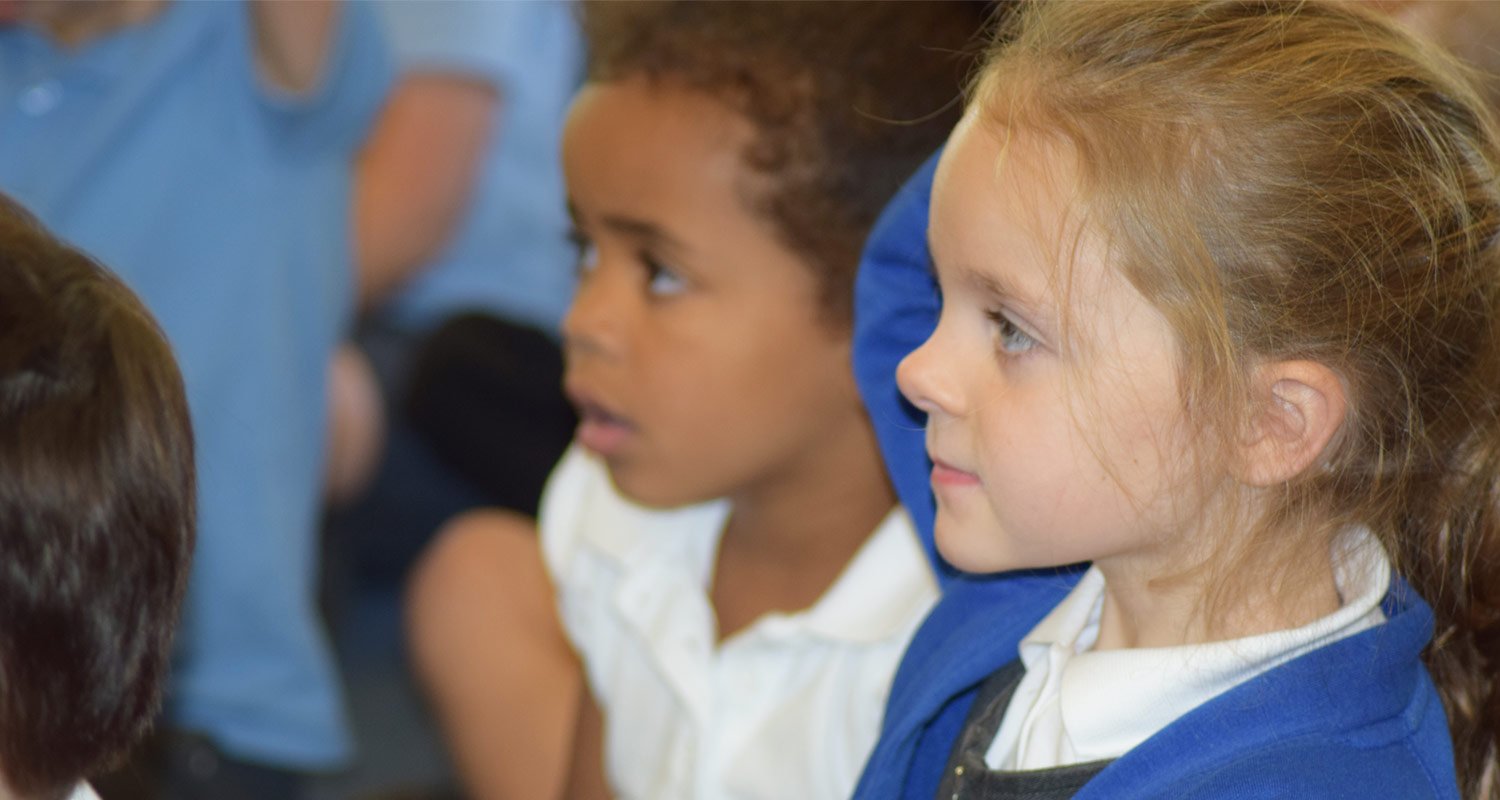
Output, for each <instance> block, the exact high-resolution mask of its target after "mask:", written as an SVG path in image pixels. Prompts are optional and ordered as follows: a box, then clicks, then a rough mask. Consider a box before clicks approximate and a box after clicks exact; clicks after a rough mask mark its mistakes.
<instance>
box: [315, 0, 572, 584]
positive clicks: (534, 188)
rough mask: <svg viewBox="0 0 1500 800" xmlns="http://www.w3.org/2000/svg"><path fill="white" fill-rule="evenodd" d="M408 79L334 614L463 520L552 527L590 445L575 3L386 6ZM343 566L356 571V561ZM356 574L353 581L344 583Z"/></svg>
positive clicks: (346, 477)
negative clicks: (572, 135) (575, 167)
mask: <svg viewBox="0 0 1500 800" xmlns="http://www.w3.org/2000/svg"><path fill="white" fill-rule="evenodd" d="M375 8H376V9H377V11H378V13H379V15H380V19H381V22H382V23H383V24H384V27H385V32H386V36H387V39H388V40H389V41H390V43H391V47H392V51H393V53H394V54H395V57H396V60H397V62H398V69H399V72H400V77H399V80H398V81H397V83H396V86H395V89H394V90H393V91H392V93H391V98H390V100H389V102H388V103H387V104H386V106H385V109H384V110H383V111H382V113H381V115H380V117H379V119H378V121H377V124H376V126H375V131H374V133H373V134H372V136H371V138H370V141H369V144H368V145H367V146H366V148H365V151H364V153H363V154H362V156H361V158H360V162H359V166H358V170H357V180H356V191H355V211H356V225H357V236H356V240H355V245H356V256H357V258H358V259H359V261H360V265H361V267H360V273H359V274H360V281H361V283H360V299H361V302H362V303H363V305H364V309H365V314H364V316H363V318H362V320H361V321H360V323H359V325H358V326H357V329H356V332H355V335H354V337H353V341H352V342H351V343H350V344H349V345H347V346H345V347H344V348H342V349H341V352H340V353H339V356H338V358H337V360H336V361H335V365H334V372H333V376H334V377H333V387H332V388H333V390H334V395H333V397H332V398H331V400H332V404H333V405H332V408H333V410H332V414H333V420H334V439H333V444H332V448H331V453H332V458H331V460H330V464H329V467H330V470H329V500H330V502H331V503H332V504H333V505H334V507H335V508H336V513H335V515H334V516H333V518H332V526H331V528H332V535H333V537H334V541H333V547H334V548H335V551H336V552H342V553H345V554H347V557H348V558H347V561H348V562H349V563H348V564H338V563H336V564H334V565H333V566H334V569H333V572H332V575H331V577H332V579H333V580H334V581H335V586H334V587H333V591H334V596H333V601H334V608H335V610H337V608H338V604H339V603H341V602H344V601H347V600H349V599H350V598H348V597H343V596H340V587H339V586H338V585H337V583H338V582H339V581H341V580H348V581H352V582H353V584H354V586H353V587H349V588H355V589H371V590H375V591H388V592H390V591H395V590H397V589H399V586H400V584H401V582H402V580H403V579H404V577H405V573H406V570H407V567H408V566H409V565H410V563H411V562H412V560H413V559H414V558H415V557H416V554H417V553H418V551H420V549H421V547H422V546H423V545H424V544H425V542H426V541H427V539H428V538H429V537H430V536H431V535H432V533H433V532H434V531H435V530H436V529H437V528H438V527H439V526H440V525H441V524H442V523H443V522H444V521H445V520H447V519H448V518H449V517H451V516H453V515H455V514H457V513H459V512H461V511H464V510H466V509H469V508H473V507H476V506H498V507H503V508H508V509H512V510H515V511H519V512H521V513H524V514H528V515H534V514H535V513H536V504H537V501H538V498H539V497H540V494H541V488H542V483H543V481H544V480H545V478H546V475H547V473H548V471H549V470H550V469H551V468H552V465H553V464H554V463H556V461H557V459H558V458H559V457H560V456H561V455H562V452H563V449H564V448H565V447H566V445H567V442H568V440H569V438H570V437H571V435H572V430H573V426H574V424H575V417H574V415H573V412H572V409H571V408H570V407H569V406H568V404H567V402H566V400H565V398H564V397H563V394H562V388H561V382H562V356H561V352H560V350H559V347H558V325H559V322H560V320H561V318H562V314H563V311H564V309H565V308H566V306H567V303H568V300H569V298H570V297H571V295H572V291H573V273H574V270H573V261H574V257H575V251H574V248H573V245H572V244H571V243H570V242H569V240H568V238H567V232H568V217H567V209H566V203H565V201H564V198H563V187H562V173H561V166H560V163H559V162H560V158H559V154H558V149H559V139H560V137H561V131H562V123H563V118H564V115H565V114H566V111H567V105H568V101H569V100H570V99H571V97H572V95H573V92H574V90H575V89H576V88H577V86H578V84H579V82H580V81H581V79H582V72H583V52H582V43H581V41H580V34H579V32H578V30H577V27H578V26H577V22H576V20H575V19H574V8H573V5H572V4H571V3H568V2H561V1H560V0H549V1H547V2H529V3H476V2H455V0H431V1H429V2H411V0H385V1H384V2H379V3H376V4H375ZM341 560H342V559H341ZM341 571H343V573H344V574H340V572H341Z"/></svg>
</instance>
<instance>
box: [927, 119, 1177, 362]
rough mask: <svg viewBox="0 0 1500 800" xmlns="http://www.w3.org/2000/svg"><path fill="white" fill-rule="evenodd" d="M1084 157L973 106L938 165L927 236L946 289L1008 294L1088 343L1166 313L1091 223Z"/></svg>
mask: <svg viewBox="0 0 1500 800" xmlns="http://www.w3.org/2000/svg"><path fill="white" fill-rule="evenodd" d="M1077 159H1078V156H1077V152H1076V150H1075V149H1074V148H1073V147H1072V146H1071V145H1070V144H1069V143H1067V142H1066V141H1065V140H1063V139H1061V138H1059V137H1055V136H1048V135H1045V134H1041V133H1038V132H1035V131H1032V130H1030V129H1028V128H1026V127H1024V126H1012V127H1001V126H996V125H990V124H988V123H986V122H984V121H983V120H982V119H980V118H978V117H976V115H975V114H974V113H973V112H971V113H970V114H968V115H966V116H965V117H964V120H963V121H962V122H961V123H960V124H959V126H958V128H956V129H955V130H954V133H953V136H952V137H951V138H950V139H949V143H948V147H947V149H945V151H944V153H943V158H942V161H941V162H940V163H939V165H938V171H937V175H936V177H935V180H934V184H933V195H932V214H931V218H930V222H929V231H928V238H929V243H930V245H931V249H932V254H933V258H934V262H935V264H936V267H937V271H938V275H939V279H940V280H941V281H942V282H943V283H944V286H945V291H946V290H947V287H950V286H959V287H962V286H969V287H973V288H975V289H977V290H978V291H979V292H980V293H982V294H994V295H1004V298H1003V299H1005V300H1007V301H1011V300H1013V301H1016V302H1017V303H1018V304H1019V305H1021V306H1022V307H1023V308H1026V309H1035V310H1037V311H1038V312H1039V313H1040V314H1044V315H1045V316H1047V317H1050V318H1051V321H1054V322H1056V324H1057V327H1058V329H1059V332H1060V333H1062V334H1064V336H1065V337H1066V338H1067V339H1068V340H1069V341H1071V342H1072V343H1074V344H1075V345H1077V346H1080V347H1082V348H1085V349H1088V348H1090V347H1091V346H1092V345H1093V344H1097V343H1098V342H1100V341H1102V340H1105V339H1109V338H1111V337H1116V336H1118V335H1119V334H1120V326H1122V325H1127V324H1137V323H1138V322H1139V320H1141V319H1142V318H1143V317H1155V316H1157V315H1156V313H1155V311H1154V309H1152V308H1150V307H1149V304H1148V303H1147V301H1146V300H1145V298H1144V297H1142V296H1141V295H1140V293H1139V292H1137V291H1136V289H1135V287H1134V286H1132V285H1131V283H1130V282H1129V280H1127V279H1126V277H1125V276H1124V275H1123V274H1122V273H1121V271H1120V270H1119V269H1118V268H1117V265H1116V260H1117V256H1116V254H1115V253H1114V252H1113V251H1112V249H1111V248H1110V246H1109V242H1108V237H1107V236H1106V235H1105V234H1104V232H1103V230H1102V228H1101V226H1100V225H1099V224H1098V221H1097V220H1092V219H1090V217H1089V214H1090V207H1089V203H1088V198H1087V197H1086V195H1085V193H1084V192H1083V191H1082V189H1081V184H1080V181H1079V177H1078V176H1079V166H1078V160H1077Z"/></svg>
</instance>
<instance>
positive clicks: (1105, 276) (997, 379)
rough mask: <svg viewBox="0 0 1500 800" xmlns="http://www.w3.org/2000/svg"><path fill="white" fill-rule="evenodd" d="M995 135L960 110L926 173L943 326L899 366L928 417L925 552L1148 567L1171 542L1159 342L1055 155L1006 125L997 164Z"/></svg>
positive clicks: (1063, 153) (980, 559)
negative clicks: (934, 167)
mask: <svg viewBox="0 0 1500 800" xmlns="http://www.w3.org/2000/svg"><path fill="white" fill-rule="evenodd" d="M1001 135H1004V131H999V132H998V133H997V130H996V129H994V128H990V127H986V126H985V125H983V124H981V123H978V122H977V121H976V118H975V116H974V114H973V113H971V114H969V115H968V116H966V117H965V118H964V121H963V122H962V123H961V124H960V126H959V127H958V129H957V130H956V131H955V132H954V135H953V137H952V139H950V141H949V144H948V148H947V150H946V151H945V153H944V155H943V158H942V161H941V163H940V164H939V168H938V172H937V177H936V183H935V184H934V188H933V196H932V215H931V222H930V228H929V231H928V234H929V241H930V244H931V249H932V255H933V261H934V264H935V269H936V272H937V278H938V281H939V284H940V285H941V287H942V293H943V309H942V316H941V318H940V321H939V323H938V326H937V329H936V330H935V331H934V332H933V334H932V336H931V337H930V338H929V339H928V340H927V342H926V343H925V344H923V345H922V346H921V347H920V348H918V349H917V350H916V351H915V352H913V353H912V354H911V355H909V356H908V357H907V358H906V359H905V361H903V362H902V364H901V366H900V369H899V372H898V379H899V382H900V386H901V390H902V392H903V393H904V394H905V395H906V396H907V397H908V398H909V399H911V400H912V402H914V403H915V404H916V405H917V406H919V407H920V408H922V409H923V410H924V411H926V412H927V414H928V422H927V449H928V453H929V454H930V455H931V457H932V459H933V462H934V468H933V472H932V487H933V491H934V494H935V495H936V499H937V508H938V512H937V521H936V533H937V544H938V547H939V549H940V550H941V552H942V553H943V555H944V557H946V558H947V559H948V560H949V561H950V562H952V563H953V564H954V565H955V566H958V567H960V568H962V569H965V570H968V571H972V572H990V571H996V570H1003V569H1016V568H1026V567H1040V566H1053V565H1060V564H1068V563H1073V562H1078V561H1086V560H1099V559H1105V558H1110V557H1117V558H1130V559H1147V560H1148V561H1145V562H1142V563H1143V564H1149V563H1152V561H1151V560H1154V559H1157V558H1158V557H1163V558H1165V557H1168V555H1169V554H1168V553H1167V552H1166V551H1167V550H1169V549H1170V547H1171V546H1172V542H1173V541H1180V539H1179V538H1178V537H1176V536H1170V535H1169V534H1171V533H1174V532H1173V531H1172V525H1171V520H1172V518H1173V514H1172V513H1169V512H1170V511H1171V510H1172V509H1171V500H1172V499H1173V497H1172V495H1173V491H1172V490H1173V488H1174V487H1177V486H1179V485H1180V484H1181V481H1180V480H1179V478H1180V477H1181V476H1179V475H1175V474H1173V466H1174V463H1176V462H1175V461H1174V459H1173V455H1174V453H1176V452H1178V448H1179V447H1180V444H1181V442H1182V441H1185V439H1183V438H1182V437H1180V436H1178V437H1176V438H1174V433H1173V432H1174V427H1175V426H1177V424H1178V422H1179V420H1180V418H1181V416H1182V413H1181V402H1180V400H1179V394H1178V388H1177V380H1176V363H1177V359H1176V356H1175V344H1174V339H1173V336H1172V334H1171V331H1170V329H1169V328H1168V326H1167V324H1166V322H1165V321H1164V320H1163V319H1162V318H1161V316H1160V315H1159V314H1158V313H1157V312H1156V311H1155V310H1154V309H1153V308H1151V307H1150V306H1149V305H1148V304H1147V302H1146V301H1145V299H1144V298H1142V297H1141V296H1140V295H1139V294H1138V293H1137V292H1136V291H1135V290H1134V288H1133V287H1131V286H1130V284H1129V283H1128V282H1126V281H1125V279H1124V278H1123V277H1121V276H1120V275H1119V274H1118V273H1117V272H1116V271H1115V270H1114V269H1112V268H1110V267H1108V266H1107V264H1106V257H1105V255H1104V253H1103V252H1102V247H1101V246H1100V245H1099V242H1098V238H1097V237H1090V236H1088V235H1084V236H1082V237H1079V236H1078V235H1077V230H1078V228H1077V225H1076V223H1075V222H1074V221H1073V218H1072V217H1070V215H1069V213H1068V212H1069V209H1070V208H1072V207H1074V204H1072V203H1070V202H1069V195H1070V194H1071V192H1072V191H1073V189H1072V187H1074V186H1075V185H1076V181H1075V175H1076V172H1075V166H1074V163H1073V158H1074V157H1073V155H1072V153H1071V149H1070V148H1069V147H1067V146H1065V145H1060V144H1056V143H1051V142H1049V141H1047V140H1045V139H1043V138H1041V137H1040V136H1038V135H1036V134H1032V133H1029V132H1025V131H1019V130H1018V131H1016V132H1015V135H1014V136H1013V138H1012V140H1011V142H1010V143H1009V147H1008V148H1006V151H1005V153H1004V157H1003V161H1002V160H1001V158H1002V156H1001V141H1000V138H999V137H1000V136H1001ZM997 163H999V164H1000V165H1001V166H1000V168H999V169H998V171H997V168H996V165H997ZM1074 242H1077V243H1078V246H1077V249H1076V250H1075V249H1074V247H1073V243H1074ZM1068 263H1071V264H1072V270H1071V285H1070V286H1068V287H1067V289H1066V290H1065V291H1064V289H1063V288H1062V285H1061V284H1062V283H1063V282H1064V280H1065V277H1066V276H1065V275H1064V274H1063V273H1062V272H1061V271H1060V267H1059V265H1063V264H1068ZM1060 302H1065V303H1066V308H1067V310H1068V312H1069V314H1068V315H1067V317H1066V318H1067V321H1068V325H1067V327H1066V329H1065V327H1064V322H1065V317H1064V315H1063V314H1062V313H1061V306H1060ZM1065 333H1066V334H1067V338H1066V339H1065V338H1064V334H1065Z"/></svg>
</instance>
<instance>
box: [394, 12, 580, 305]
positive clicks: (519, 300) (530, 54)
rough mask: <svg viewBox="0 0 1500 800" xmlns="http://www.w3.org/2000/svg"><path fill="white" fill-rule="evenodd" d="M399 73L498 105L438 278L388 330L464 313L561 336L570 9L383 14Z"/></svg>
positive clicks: (574, 36) (418, 290)
mask: <svg viewBox="0 0 1500 800" xmlns="http://www.w3.org/2000/svg"><path fill="white" fill-rule="evenodd" d="M376 7H377V8H378V9H379V10H380V15H381V20H382V22H383V23H384V24H385V27H386V33H387V36H388V38H389V39H390V41H391V44H392V47H393V49H394V50H395V52H396V56H397V60H398V61H399V62H400V65H401V68H402V69H407V70H416V69H423V70H433V71H445V72H454V73H458V74H462V75H465V76H469V77H477V78H479V79H481V80H484V81H487V82H489V83H490V84H492V85H493V86H494V87H495V88H496V90H497V91H498V92H499V94H500V110H499V113H498V115H497V118H496V120H495V123H496V124H495V126H494V131H493V133H492V135H491V140H490V143H489V148H488V151H487V153H486V155H485V159H484V163H483V166H482V168H481V169H482V172H481V174H480V176H479V178H478V180H477V181H476V184H475V188H474V196H473V200H472V201H471V203H470V205H469V208H468V211H467V213H466V216H465V218H464V220H463V221H462V223H461V224H460V226H459V228H458V229H457V230H456V232H455V234H454V236H453V238H452V239H451V240H450V241H449V243H448V246H447V247H446V248H445V250H444V251H443V252H442V253H441V254H440V255H439V257H438V258H437V259H436V260H435V262H434V263H433V264H432V265H430V268H429V269H428V270H427V271H426V272H425V273H423V274H421V275H419V276H417V277H416V278H415V279H414V280H413V281H412V282H410V283H409V284H407V285H406V286H405V287H403V288H402V289H401V291H400V293H399V294H398V295H397V296H396V297H395V298H394V300H393V301H392V303H391V304H390V306H389V313H390V315H391V318H392V319H393V320H394V321H395V322H396V323H397V324H399V325H402V326H403V327H406V328H409V329H413V330H420V329H424V328H427V327H429V326H431V325H433V324H435V323H437V322H439V321H441V320H442V319H444V318H446V317H448V316H450V315H453V314H455V313H459V312H462V311H466V310H479V311H485V312H488V313H490V314H492V315H495V316H499V317H503V318H506V319H510V320H515V321H518V322H523V323H527V324H530V325H532V326H535V327H537V328H540V329H542V330H543V331H545V332H547V333H550V334H553V335H556V333H557V328H558V325H559V323H560V322H561V320H562V315H563V312H564V311H565V310H566V309H567V306H568V302H569V300H570V299H571V298H572V294H573V272H574V271H573V261H574V259H575V253H574V252H573V248H572V246H571V245H570V244H569V242H568V238H567V231H568V225H569V223H568V216H567V201H566V199H565V193H564V188H563V179H562V164H561V156H560V141H561V138H562V126H563V119H564V117H565V116H566V115H567V109H568V103H569V102H570V101H571V100H572V96H573V92H574V91H575V90H576V89H577V87H578V83H579V81H580V79H581V78H582V75H583V47H582V43H581V41H580V34H579V32H578V25H577V22H576V21H575V19H574V17H573V14H574V8H573V5H572V4H571V3H566V2H559V1H558V0H530V1H529V2H468V1H465V0H457V1H456V0H422V1H421V2H418V1H417V0H386V2H381V3H377V4H376Z"/></svg>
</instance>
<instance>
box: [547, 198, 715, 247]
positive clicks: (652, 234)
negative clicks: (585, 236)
mask: <svg viewBox="0 0 1500 800" xmlns="http://www.w3.org/2000/svg"><path fill="white" fill-rule="evenodd" d="M568 217H569V218H570V219H572V220H573V224H574V225H577V224H579V222H580V220H579V217H580V214H579V213H578V207H577V206H575V205H574V204H573V203H572V202H571V201H569V203H568ZM599 224H600V225H602V226H604V227H605V228H608V229H609V230H611V231H613V232H615V233H618V234H621V235H623V236H628V237H630V238H633V239H638V240H640V241H641V242H642V243H644V244H646V245H648V246H650V247H656V248H660V249H663V250H668V251H672V252H675V253H682V252H685V251H686V250H688V248H687V247H686V246H685V245H684V244H683V243H682V242H681V241H680V240H678V239H677V238H676V237H674V236H672V234H670V233H668V232H667V231H666V230H664V229H663V228H662V227H661V226H660V225H657V224H656V223H654V222H648V221H646V220H643V219H637V218H635V217H630V216H625V215H621V214H606V215H604V216H603V217H601V218H600V219H599Z"/></svg>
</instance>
